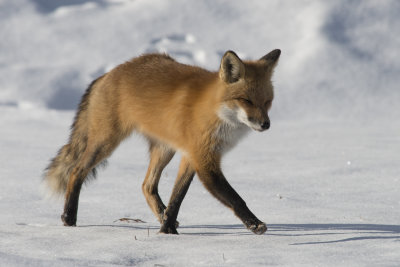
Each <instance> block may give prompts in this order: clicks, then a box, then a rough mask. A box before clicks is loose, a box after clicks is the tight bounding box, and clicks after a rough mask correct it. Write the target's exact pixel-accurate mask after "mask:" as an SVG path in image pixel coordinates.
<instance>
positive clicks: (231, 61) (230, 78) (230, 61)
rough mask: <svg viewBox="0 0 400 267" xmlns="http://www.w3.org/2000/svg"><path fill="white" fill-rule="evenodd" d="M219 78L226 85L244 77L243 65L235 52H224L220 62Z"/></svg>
mask: <svg viewBox="0 0 400 267" xmlns="http://www.w3.org/2000/svg"><path fill="white" fill-rule="evenodd" d="M219 76H220V78H221V79H222V80H223V81H224V82H226V83H234V82H237V81H238V80H239V79H241V78H243V77H244V64H243V62H242V61H241V60H240V58H239V57H238V56H237V55H236V53H235V52H233V51H227V52H225V54H224V56H223V57H222V60H221V66H220V69H219Z"/></svg>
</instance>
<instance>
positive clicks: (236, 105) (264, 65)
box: [218, 49, 281, 131]
mask: <svg viewBox="0 0 400 267" xmlns="http://www.w3.org/2000/svg"><path fill="white" fill-rule="evenodd" d="M280 54H281V51H280V50H279V49H275V50H273V51H271V52H270V53H268V54H267V55H265V56H263V57H262V58H261V59H259V60H257V61H242V60H241V59H240V58H239V57H238V56H237V55H236V54H235V52H233V51H227V52H226V53H225V54H224V56H223V57H222V60H221V66H220V69H219V77H220V79H221V80H222V82H223V84H224V87H225V88H224V89H225V90H224V94H223V96H222V105H221V106H220V109H219V111H218V115H219V117H220V118H221V119H222V120H223V121H225V122H226V123H229V124H232V125H237V124H241V123H243V124H245V125H247V126H248V127H250V128H251V129H253V130H256V131H264V130H267V129H268V128H269V127H270V125H271V122H270V120H269V117H268V111H269V109H270V108H271V104H272V100H273V98H274V92H273V86H272V82H271V76H272V73H273V70H274V68H275V66H276V64H277V63H278V59H279V56H280Z"/></svg>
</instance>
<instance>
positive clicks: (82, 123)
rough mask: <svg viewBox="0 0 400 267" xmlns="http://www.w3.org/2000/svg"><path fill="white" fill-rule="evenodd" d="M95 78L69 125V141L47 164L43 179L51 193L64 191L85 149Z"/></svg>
mask: <svg viewBox="0 0 400 267" xmlns="http://www.w3.org/2000/svg"><path fill="white" fill-rule="evenodd" d="M100 78H101V77H100ZM100 78H98V79H100ZM98 79H97V80H98ZM97 80H95V81H93V82H92V83H91V84H90V86H89V87H88V89H87V90H86V93H85V94H84V95H83V97H82V100H81V103H80V104H79V109H78V112H77V114H76V116H75V119H74V123H73V124H72V127H71V135H70V139H69V143H68V144H66V145H64V146H63V147H62V148H61V149H60V150H59V151H58V154H57V156H56V157H55V158H53V159H52V161H51V162H50V164H49V166H48V167H47V168H46V170H45V173H44V181H45V182H46V183H47V185H48V187H49V188H50V190H51V191H52V192H53V193H58V194H62V193H65V191H66V189H67V185H68V180H69V177H70V176H71V173H72V171H73V170H74V168H75V167H76V166H77V165H78V164H79V162H80V160H81V157H82V154H83V153H84V152H85V150H86V147H87V141H88V129H87V125H88V115H87V108H88V103H89V96H90V93H91V91H92V88H93V85H94V84H95V82H96V81H97ZM91 174H92V175H93V176H95V174H96V170H95V169H93V170H92V172H91Z"/></svg>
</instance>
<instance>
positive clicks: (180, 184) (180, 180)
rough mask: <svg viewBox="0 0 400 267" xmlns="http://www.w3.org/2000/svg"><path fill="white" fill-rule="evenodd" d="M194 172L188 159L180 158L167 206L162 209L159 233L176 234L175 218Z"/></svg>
mask: <svg viewBox="0 0 400 267" xmlns="http://www.w3.org/2000/svg"><path fill="white" fill-rule="evenodd" d="M194 174H195V171H194V169H193V168H192V167H191V165H190V163H189V161H188V160H187V159H186V158H182V160H181V163H180V166H179V172H178V177H177V178H176V181H175V185H174V188H173V189H172V194H171V198H170V200H169V203H168V207H167V208H166V209H165V211H164V216H163V221H162V223H161V228H160V233H164V234H178V231H177V230H176V227H177V225H178V222H177V220H176V218H177V217H178V212H179V208H180V206H181V204H182V201H183V199H184V198H185V195H186V193H187V191H188V189H189V186H190V183H191V182H192V180H193V176H194Z"/></svg>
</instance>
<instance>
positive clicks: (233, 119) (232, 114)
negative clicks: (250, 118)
mask: <svg viewBox="0 0 400 267" xmlns="http://www.w3.org/2000/svg"><path fill="white" fill-rule="evenodd" d="M218 117H219V118H220V119H221V120H222V123H221V125H220V126H219V127H218V128H217V130H216V132H215V135H216V138H217V139H218V140H219V147H218V149H220V150H221V152H222V153H226V152H228V151H229V150H230V149H232V148H233V147H234V146H235V145H236V144H237V143H238V142H239V141H240V139H242V137H244V136H245V135H246V134H247V133H248V132H249V131H250V128H249V127H248V126H247V125H245V124H244V123H242V122H240V121H239V120H238V118H237V111H236V110H232V109H230V108H228V107H227V106H225V105H222V106H221V108H220V110H219V111H218Z"/></svg>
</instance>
